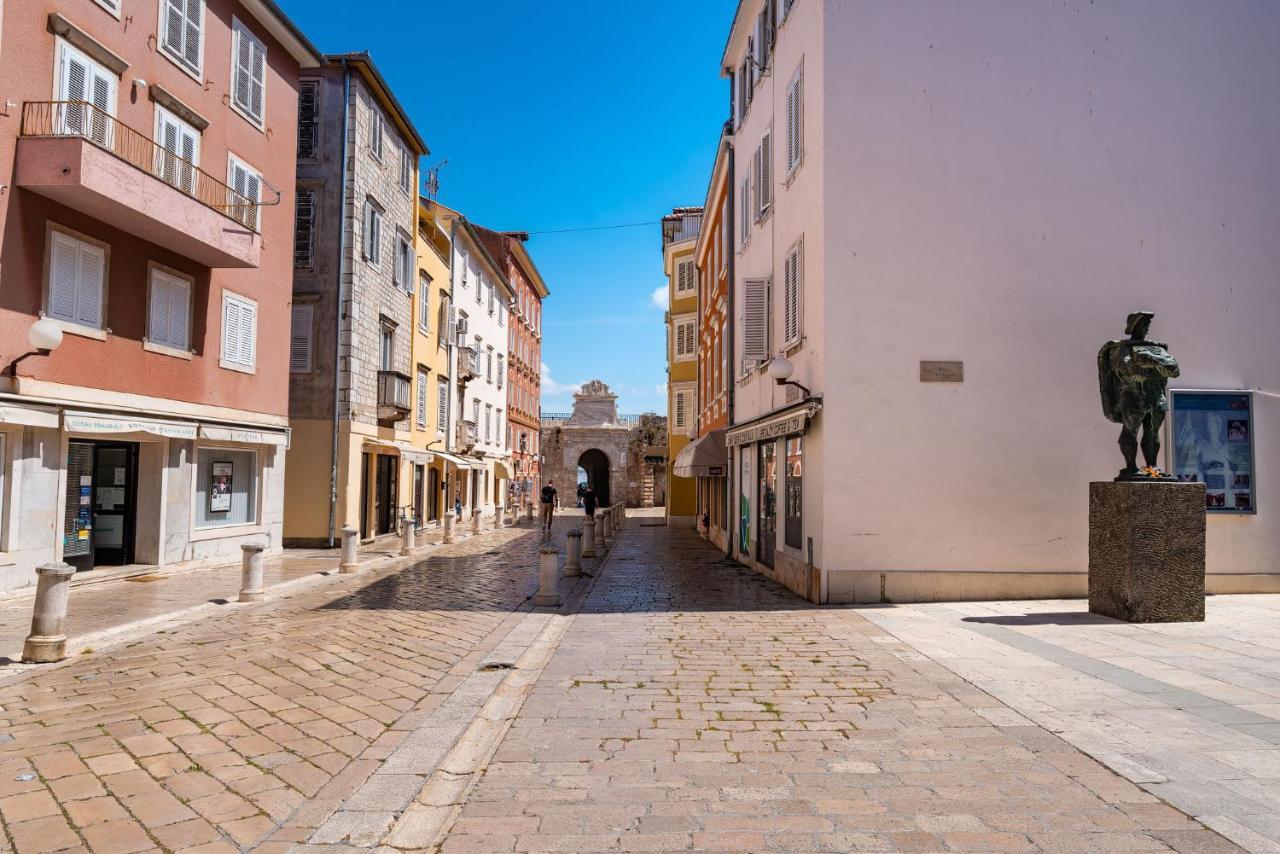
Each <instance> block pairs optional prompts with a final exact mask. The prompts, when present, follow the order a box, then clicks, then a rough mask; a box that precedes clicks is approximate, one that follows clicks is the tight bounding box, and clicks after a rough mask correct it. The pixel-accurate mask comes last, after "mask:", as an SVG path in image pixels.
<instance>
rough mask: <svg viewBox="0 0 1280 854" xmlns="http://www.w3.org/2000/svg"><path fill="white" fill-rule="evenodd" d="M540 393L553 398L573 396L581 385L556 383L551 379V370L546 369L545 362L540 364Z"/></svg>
mask: <svg viewBox="0 0 1280 854" xmlns="http://www.w3.org/2000/svg"><path fill="white" fill-rule="evenodd" d="M541 364H542V367H541V373H542V393H543V394H544V395H549V396H551V397H555V396H557V395H563V394H574V393H576V392H577V391H578V389H580V388H582V383H558V382H556V381H555V380H553V379H552V378H551V368H549V367H547V363H546V362H542V363H541Z"/></svg>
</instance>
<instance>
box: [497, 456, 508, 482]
mask: <svg viewBox="0 0 1280 854" xmlns="http://www.w3.org/2000/svg"><path fill="white" fill-rule="evenodd" d="M493 476H494V477H496V478H497V479H498V480H511V472H510V471H508V469H507V464H506V463H504V462H503V461H502V460H494V461H493Z"/></svg>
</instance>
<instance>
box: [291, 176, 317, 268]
mask: <svg viewBox="0 0 1280 854" xmlns="http://www.w3.org/2000/svg"><path fill="white" fill-rule="evenodd" d="M295 205H296V207H295V209H294V223H293V266H295V267H310V266H311V265H312V263H314V259H315V239H316V238H315V227H316V191H315V190H313V189H311V188H309V187H299V188H298V198H297V200H296V202H295Z"/></svg>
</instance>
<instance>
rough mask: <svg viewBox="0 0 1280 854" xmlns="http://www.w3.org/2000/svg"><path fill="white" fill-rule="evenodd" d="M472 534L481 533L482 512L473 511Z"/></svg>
mask: <svg viewBox="0 0 1280 854" xmlns="http://www.w3.org/2000/svg"><path fill="white" fill-rule="evenodd" d="M471 533H473V534H478V533H480V511H479V510H472V511H471Z"/></svg>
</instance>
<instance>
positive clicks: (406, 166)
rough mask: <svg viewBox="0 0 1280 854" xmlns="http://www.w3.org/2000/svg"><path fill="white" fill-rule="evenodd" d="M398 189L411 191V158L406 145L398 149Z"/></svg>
mask: <svg viewBox="0 0 1280 854" xmlns="http://www.w3.org/2000/svg"><path fill="white" fill-rule="evenodd" d="M400 189H402V190H404V191H405V192H406V193H412V192H413V158H412V157H411V156H410V154H409V149H408V147H407V146H406V147H404V148H401V149H400Z"/></svg>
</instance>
